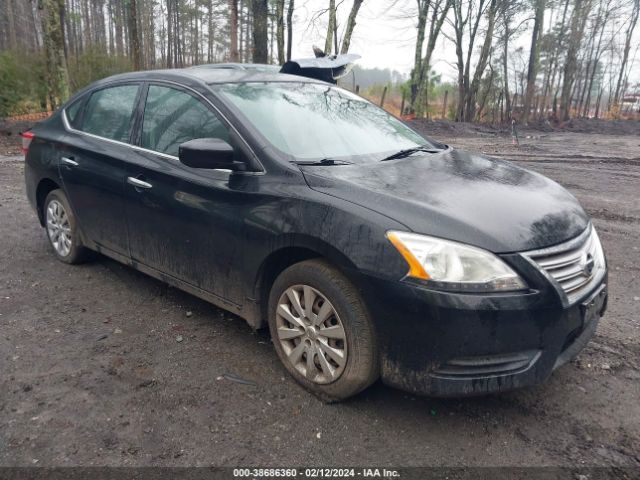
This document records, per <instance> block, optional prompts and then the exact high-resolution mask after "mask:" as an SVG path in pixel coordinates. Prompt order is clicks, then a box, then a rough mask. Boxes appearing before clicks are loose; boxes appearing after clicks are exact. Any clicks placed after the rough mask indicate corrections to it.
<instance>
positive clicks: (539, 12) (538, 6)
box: [522, 0, 546, 124]
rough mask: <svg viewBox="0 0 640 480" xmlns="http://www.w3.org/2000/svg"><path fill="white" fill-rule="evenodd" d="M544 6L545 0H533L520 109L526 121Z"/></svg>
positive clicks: (533, 83) (531, 95) (533, 86)
mask: <svg viewBox="0 0 640 480" xmlns="http://www.w3.org/2000/svg"><path fill="white" fill-rule="evenodd" d="M545 8H546V0H535V11H536V13H535V19H534V21H533V33H532V34H531V47H530V48H529V66H528V69H527V91H526V93H525V96H524V105H523V110H522V122H523V123H525V124H526V123H527V122H528V120H529V113H530V110H531V104H532V102H533V95H534V93H535V90H536V77H537V75H538V37H539V34H540V29H541V28H542V25H543V23H544V10H545Z"/></svg>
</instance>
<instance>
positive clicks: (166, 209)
mask: <svg viewBox="0 0 640 480" xmlns="http://www.w3.org/2000/svg"><path fill="white" fill-rule="evenodd" d="M140 128H141V132H140V141H139V144H140V147H141V148H138V149H136V153H135V155H134V156H133V157H132V162H131V165H130V170H129V172H128V174H127V183H126V186H125V197H126V212H127V222H128V225H129V244H130V251H131V257H132V259H133V260H134V261H136V262H140V263H142V264H145V265H147V266H149V267H152V268H154V269H156V270H159V271H161V272H164V273H165V274H168V275H171V276H172V277H175V278H177V279H179V280H183V281H186V282H188V283H190V284H192V285H193V286H195V287H197V288H200V289H202V290H205V291H207V292H209V293H213V294H215V295H216V296H218V297H220V298H222V299H225V300H227V301H230V302H232V303H234V304H236V305H240V304H241V303H242V296H241V295H242V291H241V285H240V281H239V280H240V277H241V265H242V259H243V255H244V252H243V245H242V241H241V239H242V237H243V235H242V232H243V216H244V215H243V210H244V207H243V205H244V204H245V202H246V199H247V198H248V197H247V196H248V195H250V194H249V193H247V192H249V191H251V190H252V184H253V182H255V181H256V180H257V179H256V178H254V177H251V176H244V175H241V174H232V173H231V172H227V171H217V170H203V169H194V168H190V167H187V166H185V165H183V164H182V163H180V162H179V161H178V146H179V145H180V144H181V143H184V142H186V141H188V140H192V139H195V138H220V139H222V140H225V141H228V140H229V136H228V130H227V128H226V126H225V125H224V124H223V122H222V121H221V120H220V119H219V118H218V117H217V116H216V114H215V112H214V111H213V110H212V109H211V107H210V106H209V105H208V104H206V103H205V102H204V101H203V100H202V99H200V98H199V97H196V96H195V95H192V94H191V93H188V92H187V91H184V90H181V89H179V88H174V87H169V86H164V85H154V84H152V85H150V86H149V89H148V93H147V97H146V106H145V111H144V116H143V120H142V124H141V127H140Z"/></svg>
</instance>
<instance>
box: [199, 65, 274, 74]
mask: <svg viewBox="0 0 640 480" xmlns="http://www.w3.org/2000/svg"><path fill="white" fill-rule="evenodd" d="M190 68H221V69H232V70H256V71H259V72H269V73H277V72H278V71H280V69H281V68H282V67H281V66H280V65H269V64H268V63H205V64H203V65H194V66H193V67H190Z"/></svg>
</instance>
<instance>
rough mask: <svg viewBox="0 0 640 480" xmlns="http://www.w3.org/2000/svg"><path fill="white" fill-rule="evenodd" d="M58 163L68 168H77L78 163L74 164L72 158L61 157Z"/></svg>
mask: <svg viewBox="0 0 640 480" xmlns="http://www.w3.org/2000/svg"><path fill="white" fill-rule="evenodd" d="M60 161H61V162H62V163H64V164H65V165H68V166H70V167H77V166H78V165H79V163H78V162H76V161H75V160H73V159H72V158H68V157H62V158H60Z"/></svg>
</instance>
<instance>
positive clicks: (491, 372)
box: [431, 350, 540, 380]
mask: <svg viewBox="0 0 640 480" xmlns="http://www.w3.org/2000/svg"><path fill="white" fill-rule="evenodd" d="M539 356H540V350H528V351H524V352H516V353H504V354H499V355H481V356H476V357H460V358H454V359H451V360H449V361H448V362H446V363H443V364H441V365H439V366H438V367H436V368H435V369H434V370H433V372H432V373H431V374H432V375H433V376H436V377H446V378H456V379H466V380H471V379H475V378H486V377H495V376H501V375H511V374H514V373H519V372H521V371H524V370H526V369H528V368H529V367H530V366H531V365H532V364H533V363H534V362H535V361H536V360H537V359H538V357H539Z"/></svg>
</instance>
